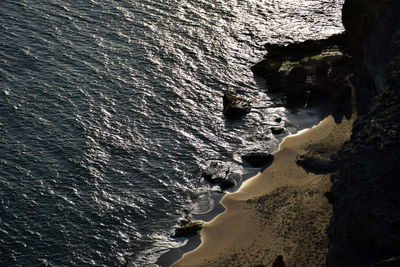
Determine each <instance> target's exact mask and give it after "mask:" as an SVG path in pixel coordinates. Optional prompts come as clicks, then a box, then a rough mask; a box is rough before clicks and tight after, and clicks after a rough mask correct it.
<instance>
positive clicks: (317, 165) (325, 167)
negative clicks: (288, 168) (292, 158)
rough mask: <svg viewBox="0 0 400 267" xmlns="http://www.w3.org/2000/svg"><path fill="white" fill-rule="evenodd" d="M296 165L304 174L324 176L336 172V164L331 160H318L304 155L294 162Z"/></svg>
mask: <svg viewBox="0 0 400 267" xmlns="http://www.w3.org/2000/svg"><path fill="white" fill-rule="evenodd" d="M296 164H297V165H299V166H301V167H302V168H303V169H304V170H305V171H306V172H312V173H315V174H326V173H331V172H333V171H335V170H336V163H335V162H334V161H333V160H326V159H319V158H316V157H311V156H306V155H303V156H301V157H299V158H298V159H297V160H296Z"/></svg>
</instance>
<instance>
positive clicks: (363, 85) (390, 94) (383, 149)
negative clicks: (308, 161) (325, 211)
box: [327, 0, 400, 266]
mask: <svg viewBox="0 0 400 267" xmlns="http://www.w3.org/2000/svg"><path fill="white" fill-rule="evenodd" d="M398 14H400V1H398V0H394V1H379V0H370V1H365V0H364V1H363V0H346V2H345V4H344V6H343V24H344V26H345V28H346V32H347V38H348V41H349V46H350V47H351V51H352V53H353V55H354V56H355V57H356V58H357V59H358V60H357V68H356V70H355V73H354V75H353V77H352V79H351V82H352V84H353V86H354V88H355V91H356V97H357V107H358V118H357V120H356V122H355V123H354V127H353V134H352V137H351V139H350V141H349V142H347V143H346V144H345V145H344V146H343V148H342V151H341V152H340V153H339V154H338V160H337V161H338V172H337V173H336V174H335V175H333V176H332V183H333V185H332V200H333V211H334V212H333V216H332V218H331V223H330V226H329V230H328V234H329V237H330V243H331V244H330V245H331V249H330V254H329V257H328V262H327V265H328V266H368V265H370V264H372V263H375V262H378V261H380V260H383V259H386V258H390V257H392V256H397V255H400V156H399V155H400V154H399V151H400V17H399V15H398ZM397 264H399V263H397ZM393 266H395V265H393Z"/></svg>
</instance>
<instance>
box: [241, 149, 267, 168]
mask: <svg viewBox="0 0 400 267" xmlns="http://www.w3.org/2000/svg"><path fill="white" fill-rule="evenodd" d="M273 159H274V156H273V155H271V154H269V153H267V152H250V153H248V154H245V155H243V156H242V160H244V161H246V162H248V163H249V164H250V165H252V166H254V167H262V166H264V165H267V164H268V163H271V162H272V160H273Z"/></svg>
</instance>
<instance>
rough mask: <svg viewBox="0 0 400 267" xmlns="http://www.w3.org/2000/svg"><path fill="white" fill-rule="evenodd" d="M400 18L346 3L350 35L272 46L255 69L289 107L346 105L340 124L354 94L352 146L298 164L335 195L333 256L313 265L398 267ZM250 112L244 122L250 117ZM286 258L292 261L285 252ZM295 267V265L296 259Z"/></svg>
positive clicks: (391, 4) (383, 7) (382, 5)
mask: <svg viewBox="0 0 400 267" xmlns="http://www.w3.org/2000/svg"><path fill="white" fill-rule="evenodd" d="M399 11H400V5H399V2H398V1H374V0H371V1H360V0H346V1H345V3H344V6H343V10H342V14H343V16H342V17H343V24H344V26H345V29H346V32H345V33H344V34H342V35H335V36H333V37H331V38H328V39H325V40H317V41H306V42H304V43H300V44H293V45H288V46H279V45H271V44H268V45H266V48H267V51H268V55H267V56H266V57H265V59H264V60H263V61H262V62H260V63H258V64H256V65H255V66H253V67H252V70H253V72H254V73H255V74H257V75H259V76H262V77H264V78H266V80H267V83H268V88H269V90H270V91H281V92H283V93H284V94H285V95H286V99H287V105H299V104H300V105H307V104H309V103H312V102H313V101H328V102H329V101H336V102H337V101H340V102H341V103H340V105H336V109H335V110H333V111H331V112H332V113H333V115H334V117H335V121H337V122H339V121H340V120H341V118H342V117H343V115H346V116H347V117H348V118H349V117H350V116H351V108H349V107H350V106H351V104H350V97H349V96H350V94H351V88H354V94H355V99H356V101H357V113H358V117H357V119H356V121H355V123H354V127H353V129H352V134H351V137H350V140H349V141H347V142H346V143H345V144H344V145H343V147H342V148H341V149H340V151H338V152H337V153H334V155H332V154H331V155H330V156H329V157H325V158H322V159H321V158H318V157H315V154H316V153H315V151H314V154H312V155H311V156H310V155H308V154H304V155H302V156H300V157H298V158H297V160H296V163H297V164H298V165H299V166H301V167H302V168H303V169H304V170H306V171H307V172H311V173H314V174H319V173H320V174H325V173H332V175H330V180H331V182H332V187H331V188H330V189H328V190H327V191H326V192H322V191H321V193H323V195H324V197H325V198H326V199H327V201H328V202H329V203H330V205H331V208H332V213H331V215H330V220H329V224H327V225H326V226H327V227H328V228H327V229H326V232H327V238H328V239H327V242H328V243H327V244H325V245H323V246H325V247H326V249H327V250H326V251H325V252H324V253H325V255H324V256H323V257H320V258H318V257H317V258H318V260H317V261H316V262H315V261H314V264H317V265H322V266H323V265H326V266H398V265H399V264H400V259H399V257H397V256H398V255H400V227H399V225H400V223H399V222H400V195H399V193H398V190H397V189H398V188H399V185H400V184H399V183H400V180H399V179H398V177H400V170H399V164H398V162H399V155H398V151H399V148H400V147H399V144H400V142H399V141H400V139H399V135H400V132H399V120H400V116H399V115H400V96H399V86H400V41H398V40H400V34H399V32H400V24H399V22H400V19H399V18H398V16H397V14H399V13H400V12H399ZM246 108H248V107H246V106H245V107H244V114H245V113H246V112H249V110H248V109H246ZM224 114H225V109H224ZM233 114H234V116H236V115H237V113H235V112H233ZM244 114H239V115H238V117H240V116H243V115H244ZM225 115H226V114H225ZM226 116H227V117H229V115H226ZM317 154H318V153H317ZM247 201H250V202H251V201H252V200H250V199H248V200H247ZM256 202H257V201H256ZM257 203H258V202H257ZM261 208H263V207H261ZM264 208H265V206H264ZM297 219H298V218H297ZM206 227H207V226H206ZM198 230H199V229H198ZM202 238H203V237H202ZM231 245H232V246H233V247H235V244H231ZM248 249H250V247H249V248H248ZM282 249H283V248H282ZM196 250H197V249H196ZM196 250H195V252H196ZM285 253H286V254H287V255H288V254H289V255H290V253H289V252H285V251H284V249H283V253H282V254H285ZM190 254H191V253H190ZM245 254H246V253H245ZM245 254H243V255H242V257H243V258H246V257H245V256H244V255H245ZM251 254H252V253H248V255H251ZM232 255H233V254H232ZM232 255H231V256H232ZM238 255H239V254H238ZM238 255H237V256H238ZM225 256H226V255H225ZM292 256H293V255H292ZM275 257H276V260H275V261H274V262H273V261H271V258H268V260H267V261H262V260H260V261H258V262H257V264H258V266H270V265H273V266H285V255H284V256H283V257H282V255H276V256H275ZM224 260H225V264H228V265H227V266H229V264H233V263H235V262H236V263H237V262H240V261H239V260H240V259H235V258H234V257H233V258H232V257H231V258H229V259H228V258H224ZM235 260H236V261H235ZM302 260H304V259H301V260H300V259H299V262H301V261H302ZM286 262H287V257H286ZM289 262H291V263H292V264H293V263H296V261H295V259H294V258H291V259H289ZM203 263H204V266H214V265H212V264H213V263H212V262H208V263H207V262H203ZM214 263H216V262H214ZM223 263H224V262H221V261H220V262H218V264H223ZM242 263H243V262H242ZM201 265H202V264H200V265H199V264H194V265H191V266H201ZM289 265H290V264H289ZM176 266H181V261H178V263H177V264H176ZM182 266H184V265H182ZM220 266H223V265H220ZM290 266H291V265H290Z"/></svg>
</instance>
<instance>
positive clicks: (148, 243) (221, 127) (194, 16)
mask: <svg viewBox="0 0 400 267" xmlns="http://www.w3.org/2000/svg"><path fill="white" fill-rule="evenodd" d="M342 2H343V1H342V0H336V1H330V0H318V1H317V0H316V1H300V0H291V1H289V0H276V1H274V0H268V1H267V0H260V1H252V0H248V1H240V0H235V1H220V0H217V1H211V0H191V1H189V0H160V1H150V0H141V1H138V0H122V1H111V0H102V1H100V0H85V1H83V0H77V1H71V0H69V1H65V0H63V1H61V0H43V1H39V0H19V1H14V0H2V1H1V2H0V265H1V266H89V265H90V266H118V265H123V264H126V265H127V266H149V265H150V264H152V263H154V262H155V261H156V258H157V257H158V256H159V255H160V254H161V253H163V252H165V251H167V250H168V249H169V248H172V247H176V246H182V245H183V243H184V242H185V240H182V239H179V240H174V239H173V238H170V234H171V233H172V230H171V228H172V227H173V226H174V225H175V224H176V221H177V219H178V218H179V217H180V216H182V215H183V214H187V213H193V214H201V213H205V212H207V211H209V210H210V209H211V208H212V207H213V206H214V203H213V201H212V199H211V198H210V191H211V188H210V186H209V185H208V184H207V183H206V182H204V181H200V183H199V174H200V166H201V165H202V164H203V163H204V161H205V160H207V159H210V158H217V159H223V160H226V161H231V162H234V161H236V162H237V161H238V156H237V151H238V150H239V149H241V148H243V147H244V146H249V145H254V144H258V143H259V142H262V141H267V140H268V138H269V139H270V142H271V149H273V148H274V147H276V145H277V143H278V139H277V138H275V137H274V136H272V135H271V134H270V132H269V129H268V127H269V125H271V124H273V123H274V122H273V119H274V118H275V117H276V116H280V117H282V118H284V119H285V120H287V119H288V116H289V113H288V111H286V110H285V109H284V108H262V109H257V112H254V113H251V114H249V115H248V116H247V117H246V118H245V119H243V120H242V121H239V122H229V121H226V120H225V119H224V117H223V116H222V113H221V110H222V98H221V96H222V92H223V91H224V90H228V89H229V90H236V91H238V92H240V93H241V94H243V95H245V96H247V97H249V98H251V99H254V101H255V102H254V105H255V106H259V107H267V106H269V105H270V104H271V99H270V98H271V96H268V95H267V94H266V93H265V91H266V90H265V87H264V84H263V82H262V81H258V82H257V81H256V79H255V78H254V77H253V75H252V73H251V72H250V70H249V68H250V66H251V65H252V64H254V63H256V62H257V61H259V60H260V59H262V57H263V54H264V53H265V51H264V50H263V46H262V45H263V44H264V43H265V42H267V41H270V42H274V43H278V42H281V43H282V42H291V41H293V40H304V39H309V38H319V37H322V36H327V35H330V34H332V33H337V32H340V31H342V26H341V23H340V19H339V18H340V6H341V3H342ZM290 116H292V117H289V119H293V116H294V115H293V114H291V115H290ZM298 117H301V118H302V120H301V123H300V124H301V125H300V124H298V123H295V122H293V121H292V122H290V121H289V123H288V124H287V126H288V131H287V132H286V134H289V133H290V132H293V131H296V130H298V128H299V127H300V126H310V125H312V124H313V123H315V122H316V120H317V116H316V115H315V114H314V113H313V112H312V111H307V110H300V111H299V113H298ZM236 168H237V169H238V170H239V171H242V172H243V171H244V172H245V171H246V170H243V169H241V167H240V164H237V165H236Z"/></svg>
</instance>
